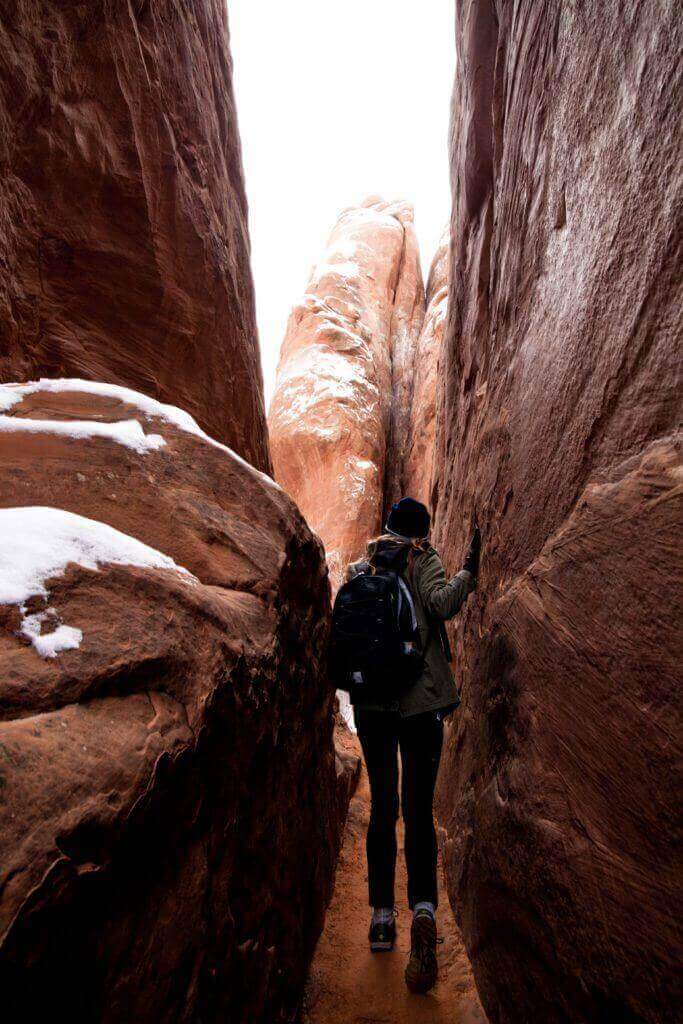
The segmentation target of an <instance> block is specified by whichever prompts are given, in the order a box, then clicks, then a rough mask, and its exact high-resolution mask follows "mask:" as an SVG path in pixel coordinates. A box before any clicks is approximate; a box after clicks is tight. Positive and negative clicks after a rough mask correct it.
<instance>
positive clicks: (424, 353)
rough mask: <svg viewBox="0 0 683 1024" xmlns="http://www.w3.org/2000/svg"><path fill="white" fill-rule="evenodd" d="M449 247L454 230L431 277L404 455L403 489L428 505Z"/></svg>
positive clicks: (446, 236) (446, 237)
mask: <svg viewBox="0 0 683 1024" xmlns="http://www.w3.org/2000/svg"><path fill="white" fill-rule="evenodd" d="M449 246H450V229H447V230H446V231H445V232H444V234H443V236H442V238H441V241H440V242H439V247H438V249H437V250H436V253H435V255H434V259H433V260H432V266H431V269H430V271H429V277H428V279H427V309H426V312H425V317H424V321H423V323H422V330H421V331H420V333H419V336H418V338H417V343H416V348H415V355H414V366H413V389H412V395H411V396H410V406H409V408H410V420H409V424H408V431H407V444H406V446H405V451H404V454H403V463H404V468H403V480H402V484H403V487H402V491H403V493H405V494H409V495H410V496H411V497H412V498H416V499H417V500H418V501H421V502H422V503H423V504H425V505H427V507H428V508H429V507H430V506H431V504H432V470H433V465H434V454H435V444H436V414H437V405H438V404H439V402H441V401H442V388H441V383H442V381H443V367H442V360H441V346H442V343H443V334H444V326H445V322H446V308H447V305H448V270H449V267H448V250H449ZM392 461H393V453H392Z"/></svg>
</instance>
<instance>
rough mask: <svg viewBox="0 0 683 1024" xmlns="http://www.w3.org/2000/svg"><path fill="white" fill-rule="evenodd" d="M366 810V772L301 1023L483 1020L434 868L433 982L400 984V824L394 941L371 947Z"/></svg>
mask: <svg viewBox="0 0 683 1024" xmlns="http://www.w3.org/2000/svg"><path fill="white" fill-rule="evenodd" d="M369 813H370V792H369V787H368V779H367V773H366V771H365V767H363V773H362V775H361V779H360V782H359V785H358V790H357V792H356V794H355V796H354V797H353V800H352V801H351V806H350V808H349V817H348V821H347V824H346V830H345V833H344V846H343V848H342V852H341V857H340V860H339V866H338V868H337V879H336V884H335V891H334V896H333V899H332V903H331V904H330V908H329V910H328V914H327V919H326V922H325V929H324V931H323V934H322V935H321V937H320V942H319V943H318V948H317V950H316V954H315V958H314V960H313V964H312V967H311V973H310V977H309V981H308V986H307V989H306V996H305V1001H304V1011H303V1022H304V1024H486V1016H485V1015H484V1012H483V1010H482V1008H481V1005H480V1003H479V998H478V996H477V991H476V988H475V985H474V979H473V977H472V971H471V968H470V964H469V961H468V959H467V954H466V953H465V949H464V946H463V943H462V939H461V937H460V933H459V932H458V929H457V926H456V924H455V921H454V919H453V915H452V913H451V910H450V907H449V906H448V899H447V897H446V893H445V891H444V889H443V882H442V879H441V872H439V884H440V887H441V891H440V894H439V902H440V905H439V910H438V917H437V921H438V926H439V934H440V935H442V936H443V938H444V942H443V944H442V945H440V946H439V947H438V957H439V981H438V983H437V986H436V988H435V989H433V991H432V992H430V993H429V994H428V995H426V996H417V995H412V994H411V993H410V992H408V990H407V989H406V986H405V982H404V980H403V971H404V968H405V965H406V961H407V958H408V953H409V949H410V922H411V914H410V910H409V908H408V902H407V897H406V871H405V861H404V856H403V831H402V829H401V828H400V829H399V857H398V865H397V871H396V900H397V902H396V906H397V908H398V911H399V915H398V919H397V945H396V949H395V951H394V952H393V953H375V954H373V953H371V952H370V950H369V947H368V936H367V933H368V925H369V913H370V912H369V908H368V901H367V867H366V860H365V832H366V829H367V823H368V818H369Z"/></svg>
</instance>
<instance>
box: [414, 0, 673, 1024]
mask: <svg viewBox="0 0 683 1024" xmlns="http://www.w3.org/2000/svg"><path fill="white" fill-rule="evenodd" d="M680 29H681V19H680V10H679V7H678V5H677V4H675V3H673V2H666V3H664V4H651V3H645V4H640V5H637V6H633V7H632V8H629V10H628V12H626V13H625V11H624V9H623V8H622V7H620V6H618V5H616V4H603V5H600V6H599V7H597V6H593V7H592V8H591V7H589V6H588V5H573V6H571V7H570V6H569V5H562V7H561V10H560V9H559V8H557V7H555V6H553V5H548V4H536V5H533V4H532V5H527V7H526V8H525V9H523V10H519V9H518V7H516V6H515V7H514V8H513V5H502V6H501V5H500V4H494V3H493V2H492V0H485V2H481V3H480V2H473V0H467V2H464V0H461V2H459V3H458V16H457V40H458V54H459V56H458V76H457V79H456V87H455V92H454V132H453V153H452V168H453V177H454V186H455V187H454V196H455V204H454V210H453V221H452V238H453V250H452V275H451V280H452V284H451V302H450V304H449V310H450V312H449V317H450V319H449V323H448V325H447V338H446V346H445V348H446V362H445V366H446V373H447V377H446V394H445V415H444V420H443V424H442V427H441V436H440V442H439V445H438V450H437V451H438V454H437V459H438V463H437V467H436V486H435V489H434V490H435V495H436V497H437V537H436V539H437V543H438V544H439V545H440V546H441V548H442V549H443V551H444V554H445V556H446V561H447V562H448V563H450V567H451V568H455V567H457V566H458V565H459V564H460V559H461V557H462V553H463V549H464V547H465V543H466V536H467V533H468V532H469V529H470V527H471V523H472V520H474V519H475V518H476V520H477V521H478V523H479V525H480V526H481V528H482V532H483V536H484V552H483V566H482V573H481V579H480V584H479V589H478V591H477V594H476V596H474V597H473V598H471V599H470V602H469V603H468V606H467V610H466V611H465V613H464V615H463V625H462V626H461V628H460V631H459V636H458V638H457V649H458V651H459V657H458V662H457V664H458V666H459V674H460V679H461V682H462V683H463V693H464V707H463V710H462V713H461V714H460V716H459V719H458V722H457V724H456V726H455V727H454V729H453V731H452V732H451V735H450V738H449V740H448V742H447V745H446V751H445V764H444V771H443V774H442V780H441V788H440V820H441V822H442V824H445V825H446V827H447V830H448V833H449V841H448V844H447V847H446V862H447V873H448V884H449V890H450V896H451V901H452V904H453V907H454V908H455V910H456V913H457V915H458V918H459V921H460V923H461V925H462V928H463V932H464V935H465V939H466V942H467V945H468V949H469V951H470V954H471V957H472V963H473V967H474V971H475V975H476V977H477V982H478V986H479V990H480V993H481V995H482V999H483V1002H484V1005H485V1008H486V1010H487V1013H488V1015H489V1017H490V1019H491V1020H492V1021H495V1022H510V1024H518V1022H520V1021H532V1020H533V1021H540V1020H542V1021H544V1022H548V1024H554V1022H558V1024H559V1022H563V1024H565V1022H568V1021H572V1022H579V1021H591V1022H598V1021H600V1022H602V1021H607V1020H620V1021H636V1020H638V1021H651V1022H653V1024H654V1022H662V1021H668V1020H673V1019H675V1017H676V1015H677V1012H678V1006H680V1002H679V1001H678V995H677V993H676V992H675V982H674V978H675V968H676V963H675V961H676V958H677V955H678V954H677V951H678V948H679V945H678V941H677V937H676V930H675V921H674V909H673V908H674V907H675V906H676V905H677V903H678V898H677V897H678V896H679V895H680V894H679V889H678V887H679V884H680V870H679V868H680V865H679V864H678V862H677V859H676V853H675V843H674V829H673V822H674V821H675V819H676V806H675V804H676V801H677V799H678V793H679V792H680V776H679V775H678V774H677V772H676V761H675V749H676V748H675V742H674V737H675V736H676V733H677V730H678V729H679V728H680V721H679V717H678V710H679V703H678V701H679V698H678V697H677V694H676V678H677V674H678V671H679V666H680V651H681V641H682V637H681V625H680V624H681V583H680V579H681V575H680V569H681V565H680V559H679V555H678V553H677V551H678V548H677V538H679V537H680V526H681V502H680V479H681V461H680V449H679V447H678V444H677V441H676V438H675V429H676V424H677V420H678V414H679V411H680V408H679V400H678V397H677V396H678V394H680V385H681V372H680V344H681V312H680V311H681V308H682V306H681V299H682V298H683V297H682V296H681V285H680V281H681V279H680V273H679V267H680V263H679V260H680V238H681V221H680V211H681V204H680V196H681V165H680V159H679V134H678V116H677V102H676V97H677V90H679V89H680V63H679V54H680V45H681V37H680ZM494 211H495V216H494Z"/></svg>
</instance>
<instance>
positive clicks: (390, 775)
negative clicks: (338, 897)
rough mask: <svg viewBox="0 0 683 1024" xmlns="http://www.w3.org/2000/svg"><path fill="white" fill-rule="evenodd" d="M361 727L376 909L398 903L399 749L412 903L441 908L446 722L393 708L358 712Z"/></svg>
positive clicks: (371, 885) (370, 870)
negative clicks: (438, 786) (438, 813)
mask: <svg viewBox="0 0 683 1024" xmlns="http://www.w3.org/2000/svg"><path fill="white" fill-rule="evenodd" d="M356 727H357V729H358V737H359V739H360V742H361V746H362V747H363V754H364V756H365V764H366V765H367V769H368V777H369V779H370V793H371V797H372V807H371V811H370V826H369V828H368V836H367V851H368V883H369V889H370V894H369V895H370V899H369V902H370V906H371V907H393V905H394V876H395V872H396V822H397V820H398V750H399V748H400V750H401V807H402V811H403V822H404V825H405V853H406V867H407V869H408V902H409V904H410V907H411V910H412V908H413V907H414V905H415V904H416V903H420V902H422V901H423V900H429V902H430V903H433V904H434V906H436V903H437V887H436V858H437V845H436V832H435V829H434V816H433V813H432V801H433V798H434V784H435V783H436V774H437V772H438V770H439V760H440V758H441V744H442V740H443V722H441V721H438V720H437V716H436V714H435V713H434V712H430V713H428V714H425V715H414V716H412V717H410V718H401V716H400V715H398V714H394V713H393V712H389V711H363V710H362V709H361V708H359V709H357V710H356Z"/></svg>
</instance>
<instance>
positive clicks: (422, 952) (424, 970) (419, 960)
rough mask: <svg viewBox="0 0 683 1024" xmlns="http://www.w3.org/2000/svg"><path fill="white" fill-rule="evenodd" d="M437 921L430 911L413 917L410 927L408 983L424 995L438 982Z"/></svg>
mask: <svg viewBox="0 0 683 1024" xmlns="http://www.w3.org/2000/svg"><path fill="white" fill-rule="evenodd" d="M437 973H438V967H437V964H436V921H435V920H434V918H433V917H432V915H431V914H430V913H429V912H428V911H422V912H419V913H417V914H416V915H415V917H414V918H413V925H412V928H411V929H410V960H409V961H408V965H407V967H406V974H405V978H406V985H407V986H408V988H409V989H410V991H411V992H417V993H419V994H420V995H423V994H424V993H425V992H429V990H430V988H433V987H434V985H435V983H436V976H437Z"/></svg>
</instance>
